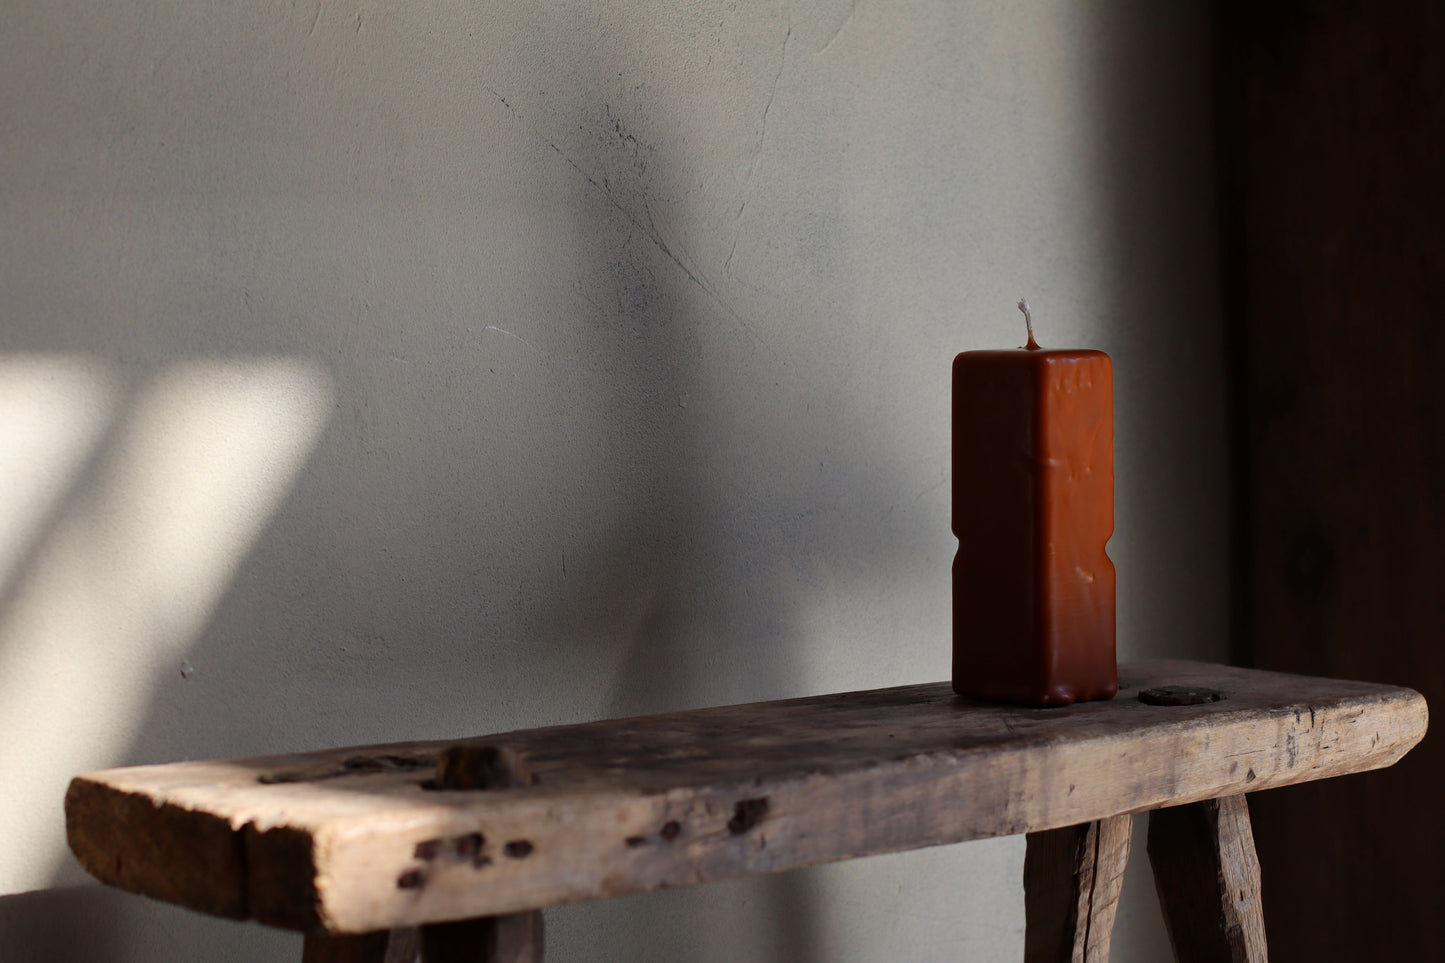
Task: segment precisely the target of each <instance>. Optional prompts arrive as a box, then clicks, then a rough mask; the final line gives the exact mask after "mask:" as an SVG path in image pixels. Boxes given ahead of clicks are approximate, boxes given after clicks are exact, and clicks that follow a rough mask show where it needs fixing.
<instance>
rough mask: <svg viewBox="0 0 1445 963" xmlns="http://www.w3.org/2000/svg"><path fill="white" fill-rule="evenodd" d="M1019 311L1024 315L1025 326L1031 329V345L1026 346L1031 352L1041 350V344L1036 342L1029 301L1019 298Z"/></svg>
mask: <svg viewBox="0 0 1445 963" xmlns="http://www.w3.org/2000/svg"><path fill="white" fill-rule="evenodd" d="M1019 310H1020V311H1022V312H1023V313H1024V325H1025V326H1026V327H1027V328H1028V329H1029V343H1028V344H1026V345H1024V347H1025V348H1027V349H1028V350H1029V351H1037V350H1039V343H1038V342H1037V341H1035V340H1034V319H1033V315H1031V314H1029V299H1028V298H1019Z"/></svg>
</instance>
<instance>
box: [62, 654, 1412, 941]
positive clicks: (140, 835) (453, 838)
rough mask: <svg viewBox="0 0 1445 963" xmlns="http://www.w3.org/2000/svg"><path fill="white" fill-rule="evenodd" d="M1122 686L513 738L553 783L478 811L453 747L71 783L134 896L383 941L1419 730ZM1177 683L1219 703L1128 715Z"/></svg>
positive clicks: (82, 847)
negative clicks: (426, 927)
mask: <svg viewBox="0 0 1445 963" xmlns="http://www.w3.org/2000/svg"><path fill="white" fill-rule="evenodd" d="M1121 679H1122V682H1123V687H1122V689H1121V692H1120V695H1119V696H1118V697H1117V698H1115V699H1114V700H1112V701H1109V702H1091V703H1082V704H1076V705H1072V706H1068V707H1064V708H1058V709H1021V708H1017V707H1010V706H1003V705H993V704H986V703H981V702H976V701H972V700H968V699H964V698H961V697H957V696H955V695H953V694H952V692H951V691H950V689H949V686H948V685H947V683H938V684H930V685H915V686H903V687H899V688H894V689H882V690H876V691H870V692H855V693H846V694H842V695H830V696H818V697H814V698H808V699H796V700H789V701H785V702H773V703H760V704H756V705H745V706H729V707H724V708H717V709H705V710H699V711H695V712H683V713H674V714H668V715H659V716H650V717H646V718H640V719H623V720H614V721H610V722H599V723H591V724H587V725H581V726H563V727H556V728H548V729H534V730H530V731H526V732H513V733H506V734H503V735H497V736H489V737H486V738H485V739H477V740H472V743H473V744H475V745H489V746H494V747H502V748H504V749H506V750H507V751H508V752H515V753H517V754H519V755H520V756H522V757H524V758H525V759H526V761H527V765H528V766H529V768H530V771H531V774H532V777H533V779H534V780H535V785H532V786H527V787H517V788H508V789H488V790H486V791H480V792H479V791H469V790H432V789H427V788H424V785H436V782H435V776H434V775H433V774H434V772H435V770H436V765H437V759H438V756H439V754H441V753H442V752H444V751H445V750H446V749H447V748H448V746H450V745H452V744H449V743H411V744H402V745H392V746H377V747H367V748H356V749H339V750H330V751H326V752H311V753H302V754H298V755H291V756H273V757H267V758H256V759H242V760H232V761H225V762H196V763H178V764H173V765H165V766H140V767H134V768H130V769H117V770H110V771H107V772H102V773H93V774H90V775H87V776H81V777H78V778H77V779H76V780H75V781H74V783H73V784H72V787H71V790H70V794H69V797H68V806H69V811H70V820H69V826H70V842H71V847H72V849H73V850H74V852H75V854H76V857H77V858H78V859H79V860H80V862H81V865H83V866H85V867H86V868H87V869H88V870H89V871H90V872H91V873H93V874H94V875H96V876H97V877H99V878H100V879H102V880H103V881H105V882H108V883H112V884H114V885H118V886H122V887H124V888H126V889H130V890H133V891H135V892H140V893H146V894H148V895H152V896H157V897H159V898H161V899H167V900H170V901H172V902H177V903H180V904H182V905H185V906H190V907H192V908H195V909H200V910H204V911H207V912H218V911H220V912H225V913H227V914H228V915H232V916H250V917H251V918H254V919H258V920H261V921H262V922H266V923H271V924H274V925H280V926H287V927H292V928H296V929H303V930H316V929H324V930H329V931H332V932H343V933H344V932H368V931H372V930H381V929H388V928H391V927H396V926H407V925H419V924H422V923H430V922H440V921H446V920H459V919H468V918H472V917H478V916H493V915H501V914H507V913H516V912H520V911H523V910H530V909H538V908H542V907H546V906H551V905H556V904H559V903H565V902H571V901H575V900H585V899H598V898H605V897H611V896H618V895H622V894H626V893H635V892H645V891H650V890H655V889H659V888H662V887H667V886H685V885H692V884H696V883H704V882H708V881H712V880H720V879H728V878H736V877H743V876H751V875H759V874H763V873H771V872H777V871H781V870H785V869H791V868H794V867H798V866H805V865H809V864H813V863H819V862H825V861H829V860H837V859H847V858H851V857H855V856H863V855H868V854H872V853H883V852H893V851H898V850H904V849H913V848H918V847H922V846H933V845H939V844H942V843H951V842H959V841H962V840H967V839H979V838H984V837H990V836H1001V835H1011V834H1016V833H1025V832H1037V831H1041V830H1047V829H1054V828H1058V827H1061V826H1070V825H1074V824H1077V823H1084V822H1091V821H1094V820H1098V819H1103V818H1106V817H1109V816H1115V815H1119V814H1122V813H1127V812H1134V811H1140V810H1147V809H1152V808H1156V807H1159V806H1163V805H1170V804H1179V803H1185V802H1193V801H1197V800H1202V799H1209V798H1213V797H1216V796H1221V795H1231V794H1235V793H1239V792H1242V791H1244V790H1246V789H1249V790H1251V791H1254V790H1258V789H1264V788H1268V787H1272V786H1283V785H1289V784H1293V783H1299V782H1305V781H1309V780H1312V779H1322V778H1326V777H1329V776H1337V775H1342V774H1344V773H1349V772H1356V771H1360V770H1365V769H1373V768H1378V767H1382V766H1388V765H1390V764H1392V763H1393V762H1395V761H1396V760H1397V759H1399V758H1400V756H1402V755H1403V754H1404V753H1405V752H1407V751H1408V750H1409V749H1410V747H1411V746H1413V745H1414V744H1415V743H1416V742H1417V741H1419V739H1420V737H1421V736H1422V735H1423V733H1424V731H1425V726H1426V708H1425V704H1424V700H1423V699H1421V697H1420V696H1419V695H1418V694H1417V693H1414V692H1412V691H1410V690H1408V689H1400V688H1395V687H1391V686H1379V685H1370V684H1365V683H1358V682H1341V681H1332V680H1325V679H1310V678H1305V677H1300V676H1287V675H1280V674H1275V673H1266V672H1258V671H1252V670H1244V669H1235V668H1228V667H1223V666H1211V665H1203V664H1199V663H1189V662H1155V663H1140V664H1135V665H1126V666H1124V667H1122V671H1121ZM1170 684H1176V685H1199V686H1206V687H1210V688H1215V689H1219V690H1221V691H1223V692H1224V693H1225V694H1226V698H1225V699H1224V700H1223V701H1220V702H1216V703H1211V704H1206V705H1196V706H1151V705H1145V704H1144V703H1142V702H1140V701H1139V700H1138V699H1137V698H1136V695H1137V693H1138V691H1139V689H1140V688H1144V687H1158V686H1163V685H1170ZM224 830H228V831H229V835H227V832H226V831H224ZM217 852H221V853H225V854H229V856H227V858H225V859H220V860H216V861H215V862H211V858H212V855H213V854H215V853H217ZM117 853H121V854H123V857H124V858H117V855H116V854H117ZM182 878H184V879H185V880H186V881H187V884H186V885H185V886H179V885H177V884H176V882H175V881H176V880H177V879H182Z"/></svg>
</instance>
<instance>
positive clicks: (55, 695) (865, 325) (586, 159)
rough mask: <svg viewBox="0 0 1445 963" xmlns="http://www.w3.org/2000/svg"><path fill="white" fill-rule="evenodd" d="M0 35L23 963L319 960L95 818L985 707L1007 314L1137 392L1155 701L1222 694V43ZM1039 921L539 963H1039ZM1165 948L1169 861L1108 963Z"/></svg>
mask: <svg viewBox="0 0 1445 963" xmlns="http://www.w3.org/2000/svg"><path fill="white" fill-rule="evenodd" d="M9 6H10V9H8V10H7V11H6V13H5V18H4V27H3V29H0V479H3V484H4V488H5V496H4V499H3V501H0V745H3V747H4V748H3V751H0V839H4V840H5V841H6V843H5V847H4V850H5V851H4V854H3V856H0V893H6V894H10V895H6V896H0V946H3V947H4V948H5V952H4V954H3V955H4V956H5V958H6V959H12V960H13V959H19V960H30V959H34V960H42V959H77V960H90V959H94V960H132V959H134V960H155V959H197V960H200V959H205V960H259V959H276V960H285V959H296V958H297V954H298V953H299V941H298V940H297V939H296V938H295V937H293V936H290V935H287V934H280V933H274V932H270V931H266V930H263V929H261V928H260V927H256V926H251V925H241V924H233V923H227V922H223V921H214V920H208V919H204V918H201V917H198V916H194V915H192V914H189V913H184V912H181V911H178V910H174V909H171V908H168V907H164V906H160V905H158V904H154V903H150V902H148V901H144V900H140V899H136V898H130V897H126V896H123V895H120V894H116V893H112V892H108V891H104V890H102V889H100V888H99V887H95V886H92V885H89V884H87V882H86V878H85V876H84V874H83V873H81V872H80V871H79V870H78V868H76V867H75V866H74V864H73V863H72V862H71V861H70V860H69V858H68V856H67V855H66V853H65V849H64V843H63V820H62V816H61V799H62V796H63V792H64V788H65V784H66V781H67V780H68V778H69V777H70V776H71V775H72V774H74V773H76V772H79V771H84V770H89V769H95V768H102V767H107V766H113V765H122V764H131V763H143V762H160V761H170V760H179V759H187V758H192V759H194V758H208V757H223V756H235V755H251V754H256V753H263V752H281V751H291V750H300V749H305V748H313V747H322V746H327V745H338V744H352V743H363V742H374V741H395V740H403V739H420V738H445V737H451V736H465V735H472V734H477V733H483V732H488V731H498V730H505V729H509V728H514V727H524V726H533V725H539V724H548V723H563V722H573V721H584V720H588V719H593V718H598V717H603V716H610V715H619V714H635V713H644V712H652V711H659V710H665V709H676V708H686V707H694V706H701V705H707V704H720V703H727V702H734V701H747V700H759V699H773V698H780V697H786V696H794V695H803V694H811V693H817V692H822V691H826V690H843V689H853V688H869V687H875V686H885V685H893V684H901V683H907V682H917V681H925V680H935V679H941V678H946V677H947V675H948V671H949V664H948V650H949V574H948V573H949V564H950V560H951V557H952V553H953V551H954V548H955V541H954V539H953V538H952V536H951V535H950V533H949V523H948V516H949V508H948V498H949V492H948V470H947V465H948V419H947V413H948V394H949V385H948V374H949V362H950V360H951V358H952V356H953V354H954V353H956V352H957V351H960V350H964V349H968V348H978V347H1004V346H1012V345H1016V344H1018V343H1020V340H1021V336H1022V331H1021V325H1020V319H1019V316H1018V314H1017V312H1016V311H1015V310H1014V307H1013V302H1014V300H1015V299H1017V298H1018V297H1020V296H1027V297H1029V299H1030V302H1031V304H1032V305H1033V307H1034V310H1035V319H1036V323H1037V326H1038V328H1039V332H1040V340H1041V341H1042V342H1043V343H1045V344H1046V345H1054V346H1088V347H1098V348H1102V349H1104V350H1106V351H1108V352H1109V353H1110V354H1111V355H1112V356H1113V358H1114V363H1115V372H1116V405H1117V411H1118V423H1117V428H1116V434H1117V444H1116V449H1117V478H1118V481H1117V489H1116V498H1117V505H1118V510H1117V531H1116V534H1115V537H1114V539H1113V541H1112V543H1111V554H1112V556H1113V558H1114V560H1115V562H1116V565H1117V568H1118V572H1119V651H1120V655H1121V657H1122V658H1126V659H1127V658H1137V657H1146V656H1148V657H1155V656H1192V657H1204V658H1222V657H1223V655H1224V652H1225V632H1226V627H1227V608H1228V599H1227V577H1226V576H1227V573H1226V553H1225V549H1226V532H1225V529H1226V512H1225V509H1226V505H1225V480H1226V471H1225V444H1224V400H1223V383H1222V360H1221V332H1220V318H1219V310H1220V309H1219V301H1218V297H1217V290H1216V288H1217V279H1216V269H1215V259H1214V224H1213V184H1212V175H1211V171H1212V167H1211V164H1212V159H1211V158H1212V146H1211V142H1210V135H1209V129H1210V104H1209V98H1208V66H1209V60H1208V31H1207V26H1208V18H1207V10H1206V9H1205V5H1204V4H1203V3H1199V2H1190V3H1169V4H1162V3H1153V2H1145V0H1119V2H1107V3H1106V2H1092V3H1070V4H1054V3H1045V2H1032V0H1030V2H1002V0H997V2H991V0H975V2H968V3H959V2H952V0H901V2H895V3H888V4H884V3H876V2H870V0H856V2H855V0H807V2H794V3H791V4H788V3H779V2H757V3H747V4H738V3H732V2H721V0H696V2H687V3H677V2H672V3H661V2H646V0H622V2H614V3H598V2H586V3H583V2H565V0H526V2H522V0H497V2H488V3H470V4H451V3H442V2H412V3H402V2H397V0H326V2H317V0H299V2H254V3H230V2H222V0H191V2H185V3H177V2H158V3H157V2H151V3H142V2H139V0H113V2H109V3H105V4H98V3H87V2H79V0H55V2H50V3H44V4H38V3H21V4H11V5H9ZM1136 852H1138V853H1139V854H1140V855H1141V856H1142V846H1141V847H1139V849H1138V850H1136ZM1021 867H1022V840H1020V839H1009V840H997V841H989V842H983V843H974V844H967V845H962V846H956V847H948V848H944V849H938V850H930V851H926V852H919V853H911V854H905V855H900V856H891V857H881V858H874V859H869V860H863V861H858V862H854V863H849V864H845V865H838V866H830V867H822V868H818V869H812V870H805V871H801V872H797V873H791V874H786V875H783V876H780V877H776V878H773V879H767V880H757V881H750V882H744V883H733V884H723V885H719V886H715V887H709V888H705V889H700V890H691V891H679V892H669V893H663V894H657V895H652V896H646V897H636V898H629V899H624V900H618V901H615V902H611V903H605V904H593V905H583V906H574V907H564V908H559V909H557V910H555V911H552V912H550V913H549V917H548V919H549V923H548V925H549V934H548V939H549V944H550V949H551V958H553V959H558V960H599V959H600V960H628V961H631V960H675V959H684V958H686V959H695V960H718V961H723V960H771V959H776V960H790V961H791V960H817V961H825V960H826V961H834V960H857V961H867V960H885V959H888V960H893V959H910V960H934V959H940V960H941V959H960V958H962V959H976V960H1008V959H1015V958H1018V956H1019V955H1020V954H1021V947H1022V925H1023V921H1022V896H1021V892H1020V887H1019V879H1020V875H1021ZM1161 934H1162V930H1161V927H1160V924H1159V923H1158V919H1157V910H1155V909H1154V905H1153V895H1152V890H1151V887H1150V884H1149V880H1148V875H1147V869H1145V868H1144V861H1143V860H1142V859H1136V860H1135V866H1134V871H1132V872H1131V875H1130V878H1129V882H1128V884H1127V888H1126V891H1125V897H1124V906H1123V910H1122V914H1121V920H1120V924H1119V931H1118V934H1117V936H1116V946H1117V947H1118V949H1117V951H1116V955H1115V958H1116V959H1119V960H1126V961H1127V960H1147V959H1155V958H1158V954H1159V953H1160V948H1159V947H1160V944H1159V941H1160V940H1161V939H1162V935H1161Z"/></svg>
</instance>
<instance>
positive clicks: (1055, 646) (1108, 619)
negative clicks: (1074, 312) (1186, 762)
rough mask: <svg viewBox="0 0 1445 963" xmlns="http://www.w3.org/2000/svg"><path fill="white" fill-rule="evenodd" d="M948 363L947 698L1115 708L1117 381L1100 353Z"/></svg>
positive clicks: (1010, 354)
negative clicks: (1108, 547) (953, 549)
mask: <svg viewBox="0 0 1445 963" xmlns="http://www.w3.org/2000/svg"><path fill="white" fill-rule="evenodd" d="M1019 309H1020V310H1022V311H1023V312H1024V318H1025V321H1026V322H1027V323H1028V336H1029V340H1028V345H1027V346H1026V347H1023V348H1019V349H1015V350H1011V351H1009V350H1005V351H965V352H963V353H962V354H960V355H959V356H958V357H956V358H954V360H953V533H954V535H956V536H957V537H958V555H957V556H956V557H955V559H954V562H953V689H954V691H955V692H957V693H958V694H960V695H967V696H977V697H979V698H983V699H993V700H997V701H1000V702H1014V703H1020V704H1024V705H1036V706H1051V705H1064V704H1067V703H1070V702H1076V701H1083V700H1087V699H1108V698H1112V697H1113V695H1114V693H1115V692H1117V691H1118V688H1119V681H1118V669H1117V666H1116V663H1115V659H1114V563H1113V562H1111V561H1110V560H1109V556H1108V555H1107V554H1106V553H1105V550H1104V546H1105V543H1107V542H1108V540H1109V536H1110V535H1112V534H1113V532H1114V374H1113V366H1112V364H1111V363H1110V361H1109V356H1108V355H1107V354H1105V353H1104V352H1102V351H1091V350H1045V349H1043V348H1040V347H1039V346H1038V344H1037V343H1036V342H1035V341H1034V333H1033V322H1032V319H1031V318H1030V317H1029V314H1028V305H1027V304H1026V303H1025V302H1023V301H1020V302H1019Z"/></svg>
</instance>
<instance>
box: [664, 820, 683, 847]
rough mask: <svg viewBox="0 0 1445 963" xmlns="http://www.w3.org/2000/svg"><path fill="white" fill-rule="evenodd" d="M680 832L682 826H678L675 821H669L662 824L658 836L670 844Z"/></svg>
mask: <svg viewBox="0 0 1445 963" xmlns="http://www.w3.org/2000/svg"><path fill="white" fill-rule="evenodd" d="M680 832H682V826H680V825H679V824H678V822H677V820H676V819H669V820H668V821H667V822H665V823H663V824H662V833H661V834H660V835H661V836H662V838H663V839H665V840H667V841H668V842H669V843H670V842H672V841H673V840H674V839H676V838H677V834H678V833H680Z"/></svg>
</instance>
